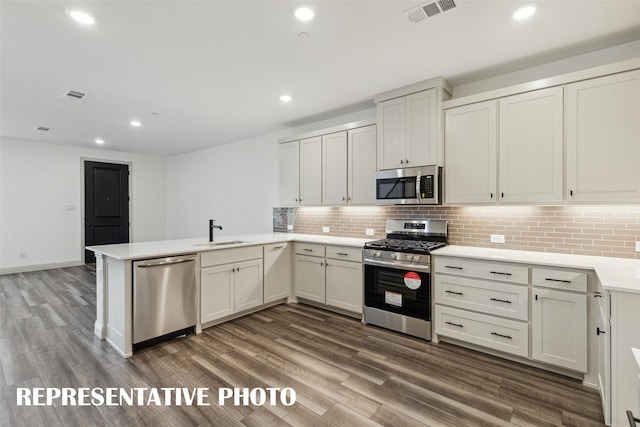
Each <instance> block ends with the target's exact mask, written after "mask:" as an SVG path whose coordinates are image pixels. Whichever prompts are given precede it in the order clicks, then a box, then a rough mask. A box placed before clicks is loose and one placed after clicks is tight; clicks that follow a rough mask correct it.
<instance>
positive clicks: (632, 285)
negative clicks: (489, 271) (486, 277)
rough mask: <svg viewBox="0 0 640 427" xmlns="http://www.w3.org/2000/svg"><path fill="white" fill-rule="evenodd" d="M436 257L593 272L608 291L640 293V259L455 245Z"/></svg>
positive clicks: (440, 250) (437, 252)
mask: <svg viewBox="0 0 640 427" xmlns="http://www.w3.org/2000/svg"><path fill="white" fill-rule="evenodd" d="M432 255H433V256H455V257H461V258H476V259H484V260H491V261H505V262H518V263H525V264H540V265H546V266H552V267H563V268H578V269H583V270H593V271H595V273H596V275H597V276H598V279H599V280H600V283H602V286H603V288H604V289H606V290H609V291H620V292H633V293H640V260H637V259H625V258H611V257H599V256H588V255H570V254H557V253H551V252H533V251H517V250H509V249H493V248H479V247H473V246H455V245H451V246H446V247H444V248H440V249H436V250H435V251H433V252H432Z"/></svg>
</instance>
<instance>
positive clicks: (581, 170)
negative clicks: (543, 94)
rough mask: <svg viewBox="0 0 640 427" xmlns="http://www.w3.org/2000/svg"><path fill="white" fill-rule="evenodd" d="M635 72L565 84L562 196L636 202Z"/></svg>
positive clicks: (638, 112)
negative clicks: (565, 180) (564, 176)
mask: <svg viewBox="0 0 640 427" xmlns="http://www.w3.org/2000/svg"><path fill="white" fill-rule="evenodd" d="M639 118H640V71H638V70H636V71H630V72H626V73H620V74H614V75H610V76H606V77H600V78H596V79H591V80H585V81H581V82H578V83H573V84H570V85H568V86H567V130H566V133H567V166H566V168H567V169H566V171H567V200H568V201H581V202H582V201H586V202H621V203H627V202H630V201H635V202H638V201H640V168H639V167H638V159H640V143H639V142H638V141H640V120H639Z"/></svg>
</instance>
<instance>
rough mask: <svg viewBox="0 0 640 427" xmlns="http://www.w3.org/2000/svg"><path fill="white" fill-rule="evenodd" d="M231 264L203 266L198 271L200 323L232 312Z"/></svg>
mask: <svg viewBox="0 0 640 427" xmlns="http://www.w3.org/2000/svg"><path fill="white" fill-rule="evenodd" d="M233 268H234V267H233V266H232V265H229V264H227V265H219V266H216V267H209V268H203V269H202V270H201V273H200V323H206V322H210V321H212V320H216V319H220V318H222V317H225V316H228V315H230V314H233V302H234V296H233V291H234V289H233V274H234V273H233Z"/></svg>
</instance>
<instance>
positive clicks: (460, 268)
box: [444, 265, 462, 270]
mask: <svg viewBox="0 0 640 427" xmlns="http://www.w3.org/2000/svg"><path fill="white" fill-rule="evenodd" d="M444 268H453V269H454V270H462V267H454V266H452V265H445V266H444Z"/></svg>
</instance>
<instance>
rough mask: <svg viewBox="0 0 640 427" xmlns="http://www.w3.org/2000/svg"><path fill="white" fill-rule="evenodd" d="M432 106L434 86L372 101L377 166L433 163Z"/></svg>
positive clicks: (435, 114) (434, 132)
mask: <svg viewBox="0 0 640 427" xmlns="http://www.w3.org/2000/svg"><path fill="white" fill-rule="evenodd" d="M436 106H437V91H436V89H429V90H425V91H421V92H417V93H413V94H411V95H407V96H402V97H399V98H394V99H389V100H387V101H382V102H379V103H378V104H376V116H377V125H378V143H377V145H378V150H377V152H378V154H377V157H378V161H377V166H378V169H394V168H399V167H407V166H426V165H435V164H437V162H438V158H437V145H438V143H437V142H438V138H437V126H438V114H439V113H438V111H437V108H436Z"/></svg>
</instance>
